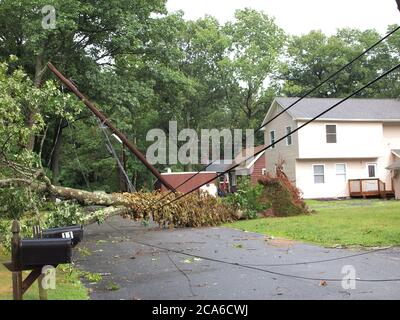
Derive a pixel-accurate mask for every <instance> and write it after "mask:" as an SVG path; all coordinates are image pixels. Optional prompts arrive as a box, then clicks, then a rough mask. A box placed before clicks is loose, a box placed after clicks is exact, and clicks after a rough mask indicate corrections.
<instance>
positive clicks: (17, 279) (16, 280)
mask: <svg viewBox="0 0 400 320" xmlns="http://www.w3.org/2000/svg"><path fill="white" fill-rule="evenodd" d="M20 231H21V227H20V225H19V222H18V221H17V220H14V221H13V224H12V227H11V232H12V234H13V236H12V239H11V261H12V263H13V262H15V263H17V261H18V248H19V244H20V242H21V236H20V235H19V233H20ZM15 267H16V268H17V269H19V268H18V267H17V266H16V265H15ZM12 282H13V298H14V300H22V271H12Z"/></svg>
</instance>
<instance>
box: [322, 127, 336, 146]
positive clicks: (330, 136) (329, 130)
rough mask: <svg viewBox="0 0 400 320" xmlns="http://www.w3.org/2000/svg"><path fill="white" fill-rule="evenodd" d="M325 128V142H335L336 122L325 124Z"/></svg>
mask: <svg viewBox="0 0 400 320" xmlns="http://www.w3.org/2000/svg"><path fill="white" fill-rule="evenodd" d="M325 129H326V143H337V134H336V124H327V125H326V126H325Z"/></svg>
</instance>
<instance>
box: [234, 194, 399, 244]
mask: <svg viewBox="0 0 400 320" xmlns="http://www.w3.org/2000/svg"><path fill="white" fill-rule="evenodd" d="M307 204H308V205H309V207H310V208H311V209H312V210H315V213H313V214H311V215H305V216H298V217H289V218H265V219H256V220H246V221H238V222H235V223H233V224H230V225H228V226H229V227H231V228H236V229H240V230H246V231H251V232H256V233H261V234H266V235H270V236H275V237H282V238H287V239H292V240H299V241H305V242H311V243H315V244H320V245H323V246H327V247H333V246H364V247H375V246H389V245H400V201H394V200H393V201H383V200H342V201H315V200H312V201H307Z"/></svg>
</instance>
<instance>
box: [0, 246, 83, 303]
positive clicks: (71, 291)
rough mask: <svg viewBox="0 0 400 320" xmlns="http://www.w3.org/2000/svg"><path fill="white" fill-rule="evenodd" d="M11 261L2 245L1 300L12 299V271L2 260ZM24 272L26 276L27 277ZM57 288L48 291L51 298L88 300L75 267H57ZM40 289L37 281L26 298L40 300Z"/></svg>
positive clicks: (0, 253)
mask: <svg viewBox="0 0 400 320" xmlns="http://www.w3.org/2000/svg"><path fill="white" fill-rule="evenodd" d="M5 261H9V258H8V256H7V255H6V254H5V253H4V251H3V250H2V248H1V247H0V300H10V299H12V284H11V272H9V271H8V270H7V269H6V268H5V267H4V266H3V264H2V262H5ZM26 275H27V274H26V273H25V274H24V278H25V277H26ZM56 287H57V289H56V290H49V291H48V299H49V300H87V299H88V298H89V297H88V291H87V289H86V288H85V287H84V286H83V285H82V283H81V282H80V280H79V274H78V272H76V271H74V269H73V268H70V267H65V266H64V267H63V266H60V267H59V268H57V282H56ZM38 299H39V289H38V286H37V281H35V284H34V285H33V286H32V287H31V288H30V289H29V290H28V292H27V293H26V294H25V295H24V300H38Z"/></svg>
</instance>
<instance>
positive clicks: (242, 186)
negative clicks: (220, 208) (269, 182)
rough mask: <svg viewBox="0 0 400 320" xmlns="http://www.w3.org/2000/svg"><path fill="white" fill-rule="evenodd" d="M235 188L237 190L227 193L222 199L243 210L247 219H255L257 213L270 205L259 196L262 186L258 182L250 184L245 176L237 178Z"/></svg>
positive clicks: (262, 189)
mask: <svg viewBox="0 0 400 320" xmlns="http://www.w3.org/2000/svg"><path fill="white" fill-rule="evenodd" d="M237 189H238V190H237V192H235V193H232V194H229V195H228V196H227V197H226V198H225V199H224V201H226V202H227V203H229V204H230V205H232V206H233V207H234V208H236V209H237V210H240V211H241V212H243V213H244V216H245V217H246V218H247V219H255V218H257V214H258V213H262V212H264V211H265V210H267V209H269V208H270V207H271V204H270V202H268V201H264V200H263V199H262V198H261V196H262V193H263V191H264V188H263V187H262V186H261V185H259V184H256V185H252V184H251V182H250V179H248V178H247V177H246V178H243V179H240V180H239V184H238V187H237Z"/></svg>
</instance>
